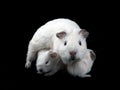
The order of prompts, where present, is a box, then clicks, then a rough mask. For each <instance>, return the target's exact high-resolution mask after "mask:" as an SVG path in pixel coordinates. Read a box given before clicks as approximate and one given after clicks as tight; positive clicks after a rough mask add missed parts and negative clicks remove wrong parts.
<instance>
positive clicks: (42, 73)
mask: <svg viewBox="0 0 120 90" xmlns="http://www.w3.org/2000/svg"><path fill="white" fill-rule="evenodd" d="M51 71H52V70H49V71H47V72H39V71H38V72H37V74H41V75H44V74H47V73H50V72H51Z"/></svg>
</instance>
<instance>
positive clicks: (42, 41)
mask: <svg viewBox="0 0 120 90" xmlns="http://www.w3.org/2000/svg"><path fill="white" fill-rule="evenodd" d="M80 30H81V28H80V27H79V26H78V25H77V24H76V23H75V22H74V21H72V20H69V19H62V18H61V19H55V20H52V21H49V22H47V23H46V24H45V25H43V26H41V27H40V28H39V29H38V30H37V31H36V32H35V34H34V36H33V38H32V39H31V40H30V42H29V46H28V52H27V59H26V64H25V67H26V68H29V67H30V66H31V63H32V61H33V60H34V59H35V56H36V54H37V52H38V51H40V50H44V49H49V48H51V49H52V50H53V51H54V52H57V53H58V54H59V55H60V57H61V59H62V61H63V62H64V63H65V64H67V63H68V62H69V61H70V55H69V52H70V51H77V54H78V53H79V55H80V58H82V56H83V54H84V53H83V52H84V50H85V49H86V48H87V45H86V40H85V39H84V38H83V37H82V35H79V34H78V32H79V31H80ZM62 31H65V32H66V33H67V35H66V36H65V38H63V39H59V38H58V37H56V33H59V32H62ZM65 40H67V42H68V44H67V46H66V47H65V46H63V45H64V41H65ZM79 41H81V42H82V46H79V45H78V42H79ZM78 48H79V50H77V49H78ZM77 57H78V55H76V58H77Z"/></svg>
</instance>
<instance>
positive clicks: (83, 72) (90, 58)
mask: <svg viewBox="0 0 120 90" xmlns="http://www.w3.org/2000/svg"><path fill="white" fill-rule="evenodd" d="M95 59H96V55H95V53H94V52H93V50H90V49H88V50H87V53H86V54H85V56H84V58H83V59H82V60H80V61H76V62H71V63H69V64H68V65H67V71H68V72H69V73H70V74H71V75H73V76H79V77H91V75H89V74H88V72H90V71H91V68H92V66H93V63H94V60H95Z"/></svg>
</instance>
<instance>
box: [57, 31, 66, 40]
mask: <svg viewBox="0 0 120 90" xmlns="http://www.w3.org/2000/svg"><path fill="white" fill-rule="evenodd" d="M56 36H57V37H58V38H60V39H62V38H64V37H65V36H66V32H64V31H63V32H60V33H57V34H56Z"/></svg>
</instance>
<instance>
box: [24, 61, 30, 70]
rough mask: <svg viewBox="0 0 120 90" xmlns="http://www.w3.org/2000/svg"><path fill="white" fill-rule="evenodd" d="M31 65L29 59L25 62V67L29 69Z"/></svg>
mask: <svg viewBox="0 0 120 90" xmlns="http://www.w3.org/2000/svg"><path fill="white" fill-rule="evenodd" d="M30 67H31V62H28V61H27V62H26V64H25V68H27V69H28V68H30Z"/></svg>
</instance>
